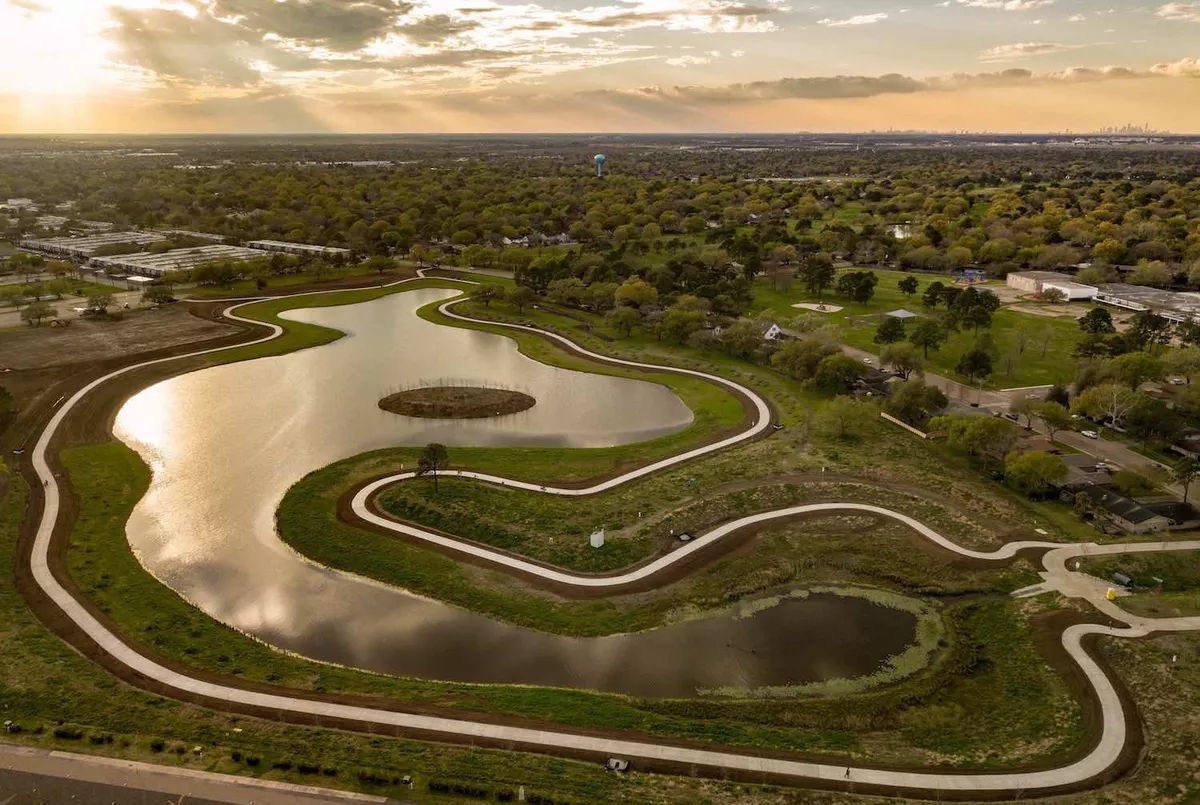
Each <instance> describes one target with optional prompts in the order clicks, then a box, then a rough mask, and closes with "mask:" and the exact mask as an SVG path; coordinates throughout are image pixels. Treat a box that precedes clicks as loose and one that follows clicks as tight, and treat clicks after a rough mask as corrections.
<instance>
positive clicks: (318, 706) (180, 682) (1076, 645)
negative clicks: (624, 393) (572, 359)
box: [30, 280, 1200, 796]
mask: <svg viewBox="0 0 1200 805" xmlns="http://www.w3.org/2000/svg"><path fill="white" fill-rule="evenodd" d="M409 281H411V280H401V281H400V282H398V283H392V284H393V285H399V284H403V283H404V282H409ZM315 293H325V292H315ZM298 295H299V294H298ZM249 301H253V300H248V301H243V302H240V303H239V304H235V305H233V306H231V307H230V308H229V309H228V310H227V311H226V315H227V316H229V318H232V319H235V320H238V321H242V322H250V323H253V324H255V325H260V326H261V325H262V323H261V322H257V321H253V320H250V319H246V318H243V317H241V316H239V315H237V314H236V313H235V312H234V311H235V310H236V309H237V308H239V307H241V305H244V304H248V303H249ZM448 304H449V303H447V304H446V305H443V306H442V308H443V309H445V308H446V307H447V306H448ZM448 315H452V316H453V317H454V318H459V319H463V320H468V321H471V320H470V319H467V317H465V316H461V315H458V314H452V313H449V314H448ZM488 323H489V324H493V322H488ZM266 326H267V327H268V328H269V330H270V332H269V334H268V335H265V336H263V337H262V338H259V339H256V340H254V341H251V342H248V343H249V344H258V343H263V342H265V341H270V340H272V339H274V338H277V337H279V335H280V334H281V333H282V332H283V329H282V328H281V327H279V326H278V325H274V324H270V325H266ZM504 326H508V327H512V328H514V329H521V330H528V331H531V332H536V333H539V334H540V335H545V336H547V337H550V338H552V339H554V340H557V341H559V342H562V343H564V344H567V345H569V346H570V347H571V348H572V349H575V350H577V351H581V352H584V353H585V354H594V353H588V352H587V351H586V350H580V348H579V347H577V346H576V345H575V344H573V343H572V342H570V341H569V340H568V339H566V338H564V337H562V336H559V335H556V334H553V333H542V332H541V331H539V330H537V329H535V328H532V327H526V326H522V325H504ZM244 346H247V344H239V345H236V346H232V347H220V348H215V349H207V350H199V351H197V352H194V353H190V355H189V356H177V357H172V358H162V359H158V360H153V361H147V362H145V363H141V364H136V365H134V366H129V367H126V368H124V369H119V370H117V371H114V372H111V373H109V374H107V375H105V376H103V377H101V378H98V379H96V380H94V381H92V382H91V383H89V384H88V385H86V386H84V387H83V388H82V389H80V390H79V391H78V392H76V393H75V394H73V395H72V396H71V397H70V399H68V400H67V401H66V402H65V403H64V404H63V405H62V407H61V408H59V409H58V411H57V412H55V414H54V416H53V417H51V419H50V421H49V423H48V424H47V425H46V428H45V430H43V431H42V433H41V435H40V437H39V438H38V441H37V444H36V445H35V447H34V449H33V454H32V460H33V467H34V471H35V473H36V474H37V477H38V478H39V479H40V480H41V481H42V483H43V484H44V486H45V501H44V504H43V508H42V513H41V518H40V520H39V522H38V530H37V534H36V537H35V540H34V544H33V548H32V552H31V555H30V565H31V569H32V573H33V577H34V580H35V582H36V583H37V584H38V586H39V587H40V588H41V589H42V590H43V591H44V592H45V594H46V595H47V596H48V597H49V598H50V600H52V601H53V602H54V603H55V604H56V605H57V606H58V607H59V608H60V609H61V610H62V612H63V613H64V614H65V615H66V617H68V618H69V619H70V620H71V621H72V623H74V624H75V626H77V627H78V628H79V629H80V630H81V631H82V632H83V633H85V634H86V635H87V636H88V637H89V638H90V639H91V640H93V641H94V642H95V643H96V644H97V645H98V646H99V647H100V648H102V649H103V650H104V651H105V652H107V653H108V654H109V655H110V656H111V657H112V658H113V659H115V660H116V661H118V662H120V663H122V664H123V665H125V666H126V667H127V668H128V669H130V670H132V671H134V672H136V673H138V674H143V675H145V676H146V677H149V678H150V679H153V680H155V681H156V682H157V683H159V684H161V685H163V686H166V687H168V688H171V689H174V690H176V691H178V692H179V693H181V694H190V695H195V696H200V697H204V698H206V699H208V700H210V701H213V702H217V703H229V704H238V705H245V706H251V707H258V708H265V709H270V710H275V711H281V712H289V713H294V714H304V715H316V716H320V717H325V718H333V719H343V720H348V721H354V722H365V723H367V724H371V725H378V726H386V727H392V728H399V729H408V730H420V731H423V732H426V733H434V734H441V735H447V736H454V737H455V738H458V739H460V740H461V739H466V740H471V739H481V740H485V741H489V742H495V743H500V744H508V745H516V746H520V747H522V748H529V749H534V750H541V751H547V752H552V753H553V752H558V753H568V754H579V753H587V754H593V755H600V756H605V755H608V756H621V757H626V758H632V759H643V760H648V761H657V762H662V763H668V764H672V765H677V766H680V767H684V768H687V767H693V768H694V767H702V768H705V769H709V770H712V771H715V772H717V773H720V772H722V771H724V772H729V771H737V772H748V773H753V774H761V775H770V776H773V777H775V778H789V779H791V780H793V781H794V782H796V783H800V784H803V783H804V782H806V781H807V782H810V783H811V782H814V781H826V782H828V783H830V784H835V785H842V784H846V783H847V782H849V783H852V784H855V785H859V786H863V785H867V786H878V787H881V788H884V789H889V790H899V791H910V792H912V793H914V794H918V793H921V792H925V791H935V792H964V793H975V794H988V793H989V792H990V793H991V794H992V796H1000V795H1002V794H1003V793H1004V792H1009V791H1014V790H1020V791H1023V792H1025V793H1029V792H1033V791H1038V790H1046V789H1053V788H1059V787H1062V786H1069V785H1074V784H1081V783H1085V782H1087V781H1089V780H1091V779H1092V778H1095V777H1098V776H1100V775H1102V774H1104V773H1105V772H1106V771H1107V770H1108V769H1110V768H1111V767H1112V766H1113V765H1114V764H1115V763H1116V762H1117V760H1118V759H1119V757H1120V755H1121V751H1122V749H1123V748H1124V746H1125V742H1126V739H1127V733H1126V714H1125V712H1124V708H1123V705H1122V703H1121V699H1120V697H1119V696H1118V694H1117V691H1116V689H1115V688H1114V686H1113V684H1112V682H1111V680H1110V679H1109V678H1108V676H1107V675H1106V674H1105V673H1104V672H1103V670H1101V668H1100V667H1099V665H1097V663H1096V662H1095V661H1094V660H1093V659H1092V658H1091V657H1090V656H1089V655H1088V654H1087V652H1086V651H1084V649H1083V647H1082V645H1081V641H1082V640H1083V639H1084V638H1085V637H1087V636H1089V635H1112V636H1116V637H1139V636H1142V635H1145V634H1148V633H1150V631H1152V630H1163V629H1168V630H1185V629H1187V630H1190V629H1200V618H1175V619H1166V620H1161V621H1153V620H1150V621H1149V622H1145V621H1147V620H1149V619H1141V618H1134V617H1133V616H1130V615H1127V614H1126V613H1124V612H1123V611H1122V610H1120V609H1119V608H1116V607H1115V606H1114V607H1112V609H1113V610H1115V612H1116V615H1115V616H1116V617H1117V619H1118V620H1120V621H1122V622H1124V623H1126V624H1127V626H1126V627H1125V628H1116V627H1110V626H1099V625H1093V624H1081V625H1076V626H1072V627H1070V628H1068V629H1067V630H1065V631H1064V632H1063V636H1062V643H1063V646H1064V648H1065V649H1066V651H1067V652H1068V654H1069V655H1070V656H1071V657H1072V658H1073V659H1074V660H1075V661H1076V662H1077V663H1078V664H1079V666H1080V668H1081V669H1082V671H1083V673H1084V674H1085V676H1086V677H1087V679H1088V681H1089V682H1090V684H1091V685H1092V688H1093V695H1094V696H1095V697H1096V699H1097V701H1098V702H1099V704H1100V708H1101V713H1102V727H1101V729H1102V732H1101V737H1100V741H1099V743H1098V744H1097V745H1096V746H1095V747H1094V748H1093V749H1092V750H1091V751H1090V752H1089V753H1088V754H1087V755H1085V756H1084V757H1082V758H1080V759H1078V760H1076V761H1075V762H1073V763H1070V764H1068V765H1065V766H1062V767H1059V768H1055V769H1046V770H1040V771H1016V772H996V773H990V772H989V773H981V772H951V773H937V772H919V771H897V770H884V769H874V768H867V767H849V768H848V767H846V766H843V765H836V766H835V765H830V764H825V763H811V762H806V761H801V760H788V759H783V758H768V757H761V756H757V755H753V754H749V753H744V752H737V751H723V750H719V749H698V748H692V747H683V746H672V745H669V744H662V743H653V742H650V741H641V740H622V739H615V738H606V737H601V736H594V735H585V734H580V733H576V732H572V731H571V730H570V729H569V728H562V729H545V730H543V729H533V728H529V727H516V726H506V725H503V724H488V723H482V722H478V721H472V720H470V719H468V718H448V717H439V716H427V715H418V714H413V713H402V712H392V711H388V710H381V709H376V708H371V707H360V706H353V705H348V704H340V703H336V702H328V701H315V700H312V699H304V698H299V697H293V696H288V695H283V694H277V693H266V692H261V691H253V690H244V689H242V688H238V687H235V686H233V685H229V684H222V683H218V682H210V681H206V680H203V679H198V678H196V677H192V676H189V675H188V674H185V673H181V672H179V671H176V670H174V669H171V668H167V667H165V666H163V665H161V664H159V663H157V662H155V661H154V660H153V659H151V658H149V657H146V656H145V655H143V654H141V653H140V652H139V651H138V650H137V649H135V648H133V647H132V646H129V645H127V644H126V643H125V642H124V641H123V640H122V639H121V638H120V637H119V636H118V635H117V634H115V633H114V632H113V631H112V630H110V629H109V628H108V627H107V626H106V625H105V624H103V623H101V622H100V621H99V620H97V619H96V618H95V617H94V616H93V615H92V614H91V613H90V612H89V611H88V610H87V609H86V608H85V607H84V606H83V604H81V603H80V602H79V601H78V600H76V599H75V598H74V597H73V596H72V594H71V593H70V592H69V591H68V590H67V589H66V588H64V587H63V586H62V584H60V583H59V581H58V579H57V578H55V576H54V574H53V572H52V571H51V569H50V562H49V554H50V545H51V537H52V533H53V530H54V527H55V524H56V523H57V521H58V517H59V509H60V496H61V491H60V488H59V483H58V479H57V478H56V477H55V476H54V474H53V472H52V471H51V469H50V465H49V461H48V451H49V447H50V443H51V441H52V440H53V438H54V436H55V434H56V433H57V431H58V429H59V427H60V426H61V425H62V422H63V420H64V419H65V418H66V417H67V416H68V415H69V414H70V412H71V411H72V410H74V409H75V407H76V406H77V405H78V404H79V402H80V401H81V400H82V399H83V398H84V397H86V396H87V395H88V394H89V393H91V392H92V391H93V390H94V389H95V388H96V387H98V386H100V385H101V384H103V383H106V382H108V381H109V380H111V379H112V378H114V377H118V376H120V375H123V374H126V373H128V372H131V371H133V370H135V369H138V368H141V367H144V366H149V365H154V364H159V363H164V362H167V361H171V360H178V359H179V358H182V357H192V356H197V355H205V354H211V353H216V352H222V351H225V350H229V349H239V348H241V347H244ZM597 357H600V358H602V359H603V360H604V361H606V362H615V363H620V364H626V365H630V366H636V367H647V368H655V369H659V370H667V371H679V372H684V373H686V374H691V375H694V376H697V377H702V378H705V379H707V380H710V381H712V382H715V383H719V384H722V385H725V386H727V387H731V388H735V389H737V390H738V391H740V392H741V393H745V394H749V397H750V399H751V400H752V401H754V403H755V405H756V406H757V408H758V413H759V417H758V420H757V421H756V422H754V423H753V424H752V426H751V427H750V428H749V429H748V430H746V431H745V432H743V433H740V434H738V435H736V436H733V437H730V438H729V439H726V440H723V441H721V442H717V443H714V444H711V445H707V446H705V447H701V448H696V449H695V450H692V451H688V452H687V453H683V454H681V455H679V456H675V457H673V458H669V459H664V460H662V461H659V462H656V463H655V464H652V465H649V466H648V467H642V468H640V469H637V470H634V471H632V472H630V473H627V474H626V475H623V476H619V477H618V478H614V479H611V480H609V481H605V482H603V483H601V484H597V485H595V486H594V487H592V488H590V489H588V490H559V489H556V490H555V493H556V494H591V493H594V492H597V491H601V490H602V489H608V488H611V487H613V486H616V485H618V484H620V483H625V482H627V481H629V480H631V479H633V478H637V477H641V476H643V475H646V474H647V473H649V472H653V471H656V470H658V469H662V468H663V467H667V466H671V465H673V464H676V463H678V462H680V461H686V460H688V459H691V458H694V457H696V456H698V455H704V454H705V453H709V452H712V451H713V450H719V449H721V448H723V447H726V446H729V445H730V444H735V443H738V442H740V441H743V440H745V439H748V438H751V437H753V436H754V435H756V434H757V433H759V432H761V431H762V429H763V428H765V427H767V425H768V423H769V411H768V409H767V407H766V404H765V402H763V401H762V399H761V398H760V397H758V395H756V394H754V393H753V392H751V391H749V390H748V389H744V388H743V387H741V386H738V385H737V384H735V383H732V382H731V381H728V380H725V379H723V378H720V377H715V376H711V375H707V374H704V373H702V372H696V371H691V370H681V369H673V368H670V367H657V366H653V365H651V364H639V363H634V362H628V361H619V360H614V359H612V358H608V357H604V356H597ZM477 477H481V479H482V480H488V481H491V482H493V483H500V482H503V483H507V484H516V482H513V481H508V480H506V479H502V478H496V477H495V476H477ZM526 486H527V487H528V486H529V485H526ZM539 488H540V487H539ZM547 491H549V490H547ZM817 505H818V506H822V507H824V508H829V509H847V508H862V507H861V506H849V505H847V504H837V503H831V504H817ZM794 508H804V509H807V510H810V511H811V510H812V509H811V507H794ZM871 510H872V511H875V512H877V513H881V514H886V515H888V516H891V517H894V518H896V519H898V520H900V521H901V522H905V523H906V524H908V525H910V526H912V527H913V528H915V529H916V530H917V531H918V533H920V534H922V535H923V536H924V537H926V538H927V539H930V540H933V541H934V542H936V543H937V544H939V545H941V546H942V547H944V548H946V549H947V550H952V551H955V552H957V553H959V554H962V555H964V556H974V557H977V558H996V559H1001V558H1007V557H1010V556H1012V555H1013V554H1015V553H1016V552H1017V551H1018V550H1020V549H1021V548H1023V547H1051V548H1053V549H1054V550H1051V551H1049V552H1048V554H1047V555H1048V556H1054V557H1056V558H1055V561H1054V563H1053V567H1051V566H1050V565H1049V564H1048V565H1047V568H1048V569H1047V572H1046V574H1044V577H1045V578H1046V579H1047V585H1048V586H1054V585H1061V584H1062V583H1063V582H1064V580H1067V579H1069V578H1070V577H1071V576H1072V571H1069V570H1067V569H1066V565H1065V561H1066V559H1067V558H1069V557H1070V556H1074V555H1080V554H1082V553H1083V550H1084V549H1088V548H1090V547H1094V548H1096V549H1100V548H1103V551H1104V552H1107V553H1117V552H1121V551H1122V550H1137V551H1148V550H1172V549H1178V548H1174V547H1172V544H1171V543H1138V544H1136V545H1126V546H1077V545H1076V546H1060V545H1057V544H1055V543H1010V544H1009V545H1005V546H1003V547H1002V548H1000V549H998V550H997V551H994V552H992V553H988V554H981V553H979V552H975V551H969V550H967V549H964V548H961V547H959V546H957V545H956V544H955V543H954V542H952V541H951V540H948V539H946V538H945V537H943V536H941V535H939V534H937V533H936V532H934V531H933V530H932V529H929V528H928V527H926V526H924V525H923V524H921V523H919V522H918V521H916V520H913V519H912V518H909V517H907V516H906V515H903V514H900V513H898V512H891V511H889V510H886V509H882V508H879V507H872V508H871ZM784 511H785V512H786V511H790V512H792V513H794V510H784ZM772 516H774V517H782V516H788V515H787V514H784V513H780V512H768V513H765V514H762V515H753V516H752V517H765V518H767V519H770V518H771V517H772ZM746 519H747V518H743V522H742V523H741V524H742V525H745V524H746V523H745V522H744V521H745V520H746ZM395 525H397V524H394V523H390V521H389V527H393V526H395ZM734 525H735V524H728V525H726V526H722V527H721V528H718V529H715V530H714V531H713V532H710V533H709V534H706V535H705V537H703V538H702V539H706V538H710V537H711V539H709V541H710V542H711V541H712V539H720V537H721V536H722V535H724V534H727V533H729V531H731V530H733V529H732V528H730V526H734ZM714 534H716V536H713V535H714ZM433 536H436V535H433ZM438 539H439V540H443V539H446V538H444V537H438ZM451 542H453V541H451ZM1150 545H1153V546H1156V547H1147V546H1150ZM1181 545H1184V544H1181ZM1194 545H1197V546H1200V543H1188V544H1186V549H1191V548H1192V547H1193V546H1194ZM448 547H453V548H454V549H456V550H464V549H465V548H466V547H468V546H465V545H462V544H456V545H450V546H448ZM482 550H485V551H486V549H482ZM680 554H681V552H680V551H677V552H675V553H674V554H671V557H676V556H680ZM671 557H666V558H667V559H670V558H671ZM1059 557H1061V558H1062V559H1063V564H1062V567H1061V569H1060V568H1059V566H1058V564H1057V562H1058V558H1059ZM485 558H489V557H485ZM503 558H504V559H505V560H506V562H507V561H519V560H515V559H512V558H511V557H503ZM680 558H681V557H680ZM671 561H678V559H672V560H671ZM650 567H651V566H647V569H648V568H650ZM522 569H523V570H525V571H526V572H534V573H541V574H547V573H557V572H558V571H553V570H550V569H547V568H542V567H540V566H531V567H529V568H522ZM634 572H640V571H634ZM648 572H651V573H653V572H656V571H654V570H649V571H648ZM563 575H566V574H563ZM568 578H569V577H568ZM1110 614H1112V613H1110Z"/></svg>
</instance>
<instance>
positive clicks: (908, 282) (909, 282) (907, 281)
mask: <svg viewBox="0 0 1200 805" xmlns="http://www.w3.org/2000/svg"><path fill="white" fill-rule="evenodd" d="M896 287H897V288H899V289H900V293H902V294H904V295H905V296H907V297H910V298H911V297H912V295H913V294H915V293H916V292H917V288H919V287H920V282H919V281H918V280H917V278H916V277H914V276H913V275H912V274H908V275H906V276H904V277H901V278H900V281H899V282H898V283H896Z"/></svg>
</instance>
